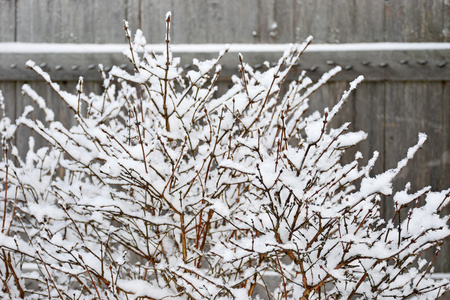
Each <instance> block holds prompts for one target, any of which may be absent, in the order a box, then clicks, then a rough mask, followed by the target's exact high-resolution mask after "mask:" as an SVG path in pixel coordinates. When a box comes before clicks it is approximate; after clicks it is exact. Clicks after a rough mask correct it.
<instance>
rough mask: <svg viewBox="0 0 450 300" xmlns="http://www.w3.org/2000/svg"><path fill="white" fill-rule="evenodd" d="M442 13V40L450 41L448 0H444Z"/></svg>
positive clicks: (449, 7)
mask: <svg viewBox="0 0 450 300" xmlns="http://www.w3.org/2000/svg"><path fill="white" fill-rule="evenodd" d="M442 14H443V27H444V28H443V29H442V34H443V36H444V40H443V42H446V43H448V42H450V0H444V7H443V9H442Z"/></svg>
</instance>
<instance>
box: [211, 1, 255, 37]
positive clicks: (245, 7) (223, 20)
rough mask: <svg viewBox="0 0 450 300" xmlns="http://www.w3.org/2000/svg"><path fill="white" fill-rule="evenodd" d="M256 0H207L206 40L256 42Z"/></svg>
mask: <svg viewBox="0 0 450 300" xmlns="http://www.w3.org/2000/svg"><path fill="white" fill-rule="evenodd" d="M257 6H258V2H257V1H256V0H247V1H218V0H208V20H207V22H208V24H209V25H208V26H207V27H206V28H207V34H208V37H207V41H208V42H209V43H252V42H257V35H254V34H253V32H255V33H257V31H258V19H257V17H258V14H257V10H256V9H255V8H256V7H257Z"/></svg>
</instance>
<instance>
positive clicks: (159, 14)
mask: <svg viewBox="0 0 450 300" xmlns="http://www.w3.org/2000/svg"><path fill="white" fill-rule="evenodd" d="M134 6H136V5H134ZM138 10H139V13H140V18H139V20H140V25H139V28H141V29H142V30H143V31H144V35H145V38H146V40H147V42H148V43H164V41H165V34H166V22H165V16H166V13H167V12H169V11H172V13H173V14H174V16H173V18H172V24H171V36H172V42H176V40H175V39H174V33H175V32H176V27H177V26H178V25H177V24H178V23H180V22H181V20H183V19H189V18H190V17H189V16H188V15H184V14H183V13H182V11H181V12H180V15H178V13H177V12H175V11H174V5H173V1H172V0H167V1H158V0H147V1H142V0H139V2H138ZM130 25H131V27H132V28H137V27H138V24H133V22H131V23H130Z"/></svg>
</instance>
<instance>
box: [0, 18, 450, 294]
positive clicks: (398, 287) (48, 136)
mask: <svg viewBox="0 0 450 300" xmlns="http://www.w3.org/2000/svg"><path fill="white" fill-rule="evenodd" d="M169 19H170V15H168V18H167V23H169V21H170V20H169ZM126 33H127V37H128V38H129V41H130V48H129V50H128V51H127V53H126V54H127V56H128V58H129V59H130V60H131V62H132V63H133V66H134V72H132V73H128V72H126V71H124V70H122V69H120V68H118V67H114V68H113V69H112V70H111V71H110V72H109V74H106V73H105V72H102V75H103V77H104V81H103V86H104V92H103V93H102V94H101V95H95V94H89V95H86V94H85V93H84V92H83V81H82V79H80V82H79V84H78V86H77V90H78V93H77V94H75V95H72V94H70V93H67V92H65V91H62V90H61V89H60V87H59V86H58V85H57V84H56V83H54V82H53V81H52V80H51V79H50V77H49V76H48V75H47V74H46V73H45V72H43V71H42V70H41V69H40V68H39V67H38V66H37V65H35V64H34V63H33V62H31V61H30V62H28V66H29V67H30V68H31V69H33V70H34V71H36V72H37V73H38V74H39V75H41V76H42V78H43V80H44V81H46V82H47V83H48V84H49V85H50V86H51V87H52V88H53V90H54V91H55V92H56V93H57V94H58V95H59V96H60V97H61V99H62V101H64V102H65V104H66V105H67V106H68V107H69V108H70V109H71V110H72V111H73V113H74V118H75V120H76V122H77V125H75V126H73V127H70V128H67V127H64V126H63V125H62V124H61V123H60V122H58V121H56V120H55V117H54V113H53V111H52V109H51V107H47V103H46V101H45V99H43V98H41V97H40V96H39V95H37V93H35V92H34V91H33V90H32V89H31V88H30V87H29V86H27V85H25V86H24V87H23V92H24V94H26V95H27V96H29V97H31V98H32V99H33V100H34V101H35V102H36V103H37V105H38V107H39V108H40V109H41V110H42V111H43V112H44V114H45V120H35V119H33V118H30V117H27V116H29V113H30V112H31V111H32V108H31V107H27V108H26V109H25V112H24V113H23V115H22V116H21V117H19V118H18V119H17V121H16V124H12V123H11V121H10V120H9V119H7V118H6V117H5V116H3V118H2V121H1V123H0V126H1V127H0V129H1V132H2V136H3V149H4V155H3V160H2V162H1V164H0V176H1V177H0V180H1V186H2V187H1V195H2V197H1V201H2V205H1V208H0V213H1V216H2V224H1V236H0V248H1V253H0V278H1V289H0V296H1V297H2V298H8V297H9V298H27V299H44V298H45V299H46V298H49V299H94V298H95V299H136V298H139V299H248V298H250V297H252V296H253V297H258V296H257V294H259V295H261V296H262V297H266V298H270V299H299V298H302V299H350V298H359V299H375V298H377V299H385V298H386V299H405V298H407V297H417V298H423V299H435V298H436V297H437V296H438V295H441V294H443V293H444V292H445V291H446V290H447V289H448V288H449V283H448V282H447V281H435V280H432V279H431V278H430V277H429V273H430V272H431V270H432V268H431V263H432V262H427V261H425V260H423V259H421V258H420V256H421V253H422V252H423V251H424V250H426V249H429V248H431V247H434V246H439V245H441V244H442V243H443V242H444V239H445V238H446V237H447V236H448V235H449V232H450V231H449V228H448V225H447V220H448V217H440V216H439V212H440V211H441V210H442V208H443V207H444V206H445V205H446V204H447V203H448V202H449V193H450V191H448V190H447V191H442V192H431V191H430V188H425V189H423V190H420V191H418V192H416V193H414V194H409V193H408V188H406V189H405V190H404V191H400V192H397V193H395V195H394V205H395V209H396V214H395V216H394V217H393V219H392V220H387V221H384V220H383V219H382V218H381V217H380V212H379V203H380V199H381V196H382V195H387V194H392V193H393V191H392V188H391V187H392V181H393V179H394V177H395V176H396V175H397V174H398V173H399V172H400V170H401V169H402V168H403V167H404V166H405V164H406V163H407V161H408V160H410V159H411V158H412V157H413V155H414V153H415V152H416V151H417V150H418V149H419V148H420V147H421V145H422V144H423V143H424V141H425V136H424V135H423V134H420V135H419V142H418V144H417V145H416V146H414V147H412V148H411V149H410V150H409V151H408V153H407V156H406V158H405V159H403V160H402V161H400V162H399V163H398V166H397V167H396V168H394V169H392V170H388V171H386V172H384V173H383V174H380V175H377V176H375V177H371V175H370V170H371V168H372V166H373V165H374V163H375V160H376V158H377V155H378V154H377V153H374V156H373V158H372V159H370V160H369V163H368V165H367V166H362V167H360V166H359V165H358V160H359V159H360V158H361V154H360V153H357V154H356V156H355V159H354V161H352V162H351V163H348V164H343V163H341V157H342V155H343V154H344V152H345V151H346V149H348V148H349V147H352V146H353V145H355V144H357V143H358V142H360V141H361V140H363V139H365V138H366V134H365V133H363V132H347V129H348V126H349V124H348V123H346V124H344V125H343V126H341V127H340V128H337V129H333V128H329V126H328V124H329V123H330V121H331V120H332V119H333V117H334V116H335V115H336V114H337V113H338V111H339V109H340V108H341V106H342V105H343V104H344V103H345V101H346V100H347V98H348V96H349V94H350V93H351V92H352V91H353V90H354V89H355V88H356V87H357V85H358V84H359V83H360V82H361V81H362V77H359V78H357V79H356V80H355V81H353V82H352V83H351V84H350V86H349V89H348V91H346V92H345V93H344V94H343V95H342V99H341V100H340V101H339V102H338V103H337V104H336V106H335V107H333V108H331V109H326V110H325V111H324V112H323V113H322V114H320V113H319V112H314V113H312V114H310V115H308V116H306V115H305V112H306V110H307V108H308V97H309V96H310V95H311V94H312V93H313V92H314V91H316V90H317V89H319V88H320V87H321V86H322V85H323V84H324V83H326V81H327V80H328V79H329V78H331V77H332V76H334V75H335V74H336V73H337V72H338V71H339V70H340V68H339V67H337V68H334V69H332V70H331V71H329V72H328V73H326V74H325V75H323V77H322V78H321V79H320V80H319V81H318V82H317V83H313V82H312V81H311V80H310V78H308V77H307V75H306V74H305V73H302V74H301V76H300V77H299V78H298V79H297V80H295V81H293V82H290V83H288V82H286V77H287V74H288V72H289V70H290V69H291V68H292V67H293V65H294V64H296V63H297V61H298V60H299V58H300V56H301V54H302V53H303V51H304V49H305V48H306V47H307V45H308V44H309V43H310V41H311V39H308V40H307V41H306V42H305V43H304V44H302V45H293V46H292V47H291V48H289V49H287V50H286V52H285V53H284V55H283V56H282V57H281V58H280V60H279V61H278V64H277V65H276V66H274V67H271V68H268V69H267V70H266V71H264V72H260V71H255V70H253V69H252V68H251V67H250V66H249V65H247V64H246V63H245V62H244V59H243V58H242V56H240V57H239V58H240V61H241V64H240V70H241V72H240V74H239V76H233V78H232V82H233V85H232V87H231V88H229V89H228V91H226V92H225V93H224V94H223V95H221V96H219V97H217V98H215V94H216V89H217V88H216V85H215V84H216V81H217V79H218V77H219V73H220V70H221V68H220V66H219V65H218V62H219V60H220V58H221V57H222V56H223V55H225V52H226V51H224V52H222V53H220V55H219V57H218V58H217V59H213V60H209V61H203V62H202V61H197V60H195V61H194V65H195V66H196V67H197V68H198V71H188V72H187V73H186V74H185V73H183V70H182V69H181V68H180V67H179V65H178V64H179V62H180V60H179V59H178V58H173V57H172V54H171V51H170V44H169V30H167V35H166V40H167V50H166V51H165V53H163V54H162V55H156V54H154V53H150V52H147V51H145V50H144V45H145V39H144V38H143V36H142V33H141V32H140V31H138V32H137V34H136V35H135V39H134V40H133V41H132V40H131V38H130V33H129V30H128V27H127V26H126ZM143 50H144V51H143ZM142 51H143V52H142ZM16 125H25V126H28V127H29V128H31V129H33V130H34V131H35V132H37V133H39V135H41V136H42V137H43V138H44V139H45V140H46V141H47V142H48V146H47V147H45V148H41V149H37V150H35V149H34V141H33V139H32V138H30V142H29V145H30V149H29V151H28V153H27V154H26V157H23V158H21V157H19V155H18V149H17V148H16V147H15V146H14V144H13V140H12V136H13V135H14V132H15V129H16ZM419 200H422V201H421V202H423V203H424V204H423V205H417V204H418V202H419ZM400 214H401V216H402V218H400ZM398 220H400V221H398ZM273 286H275V288H274V287H273ZM257 291H258V293H257Z"/></svg>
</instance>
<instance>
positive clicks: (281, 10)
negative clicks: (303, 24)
mask: <svg viewBox="0 0 450 300" xmlns="http://www.w3.org/2000/svg"><path fill="white" fill-rule="evenodd" d="M294 1H295V0H278V1H276V2H275V21H276V22H277V27H276V29H275V30H274V31H273V34H275V40H276V42H277V43H294V42H297V41H296V40H295V26H294V20H295V15H294Z"/></svg>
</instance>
